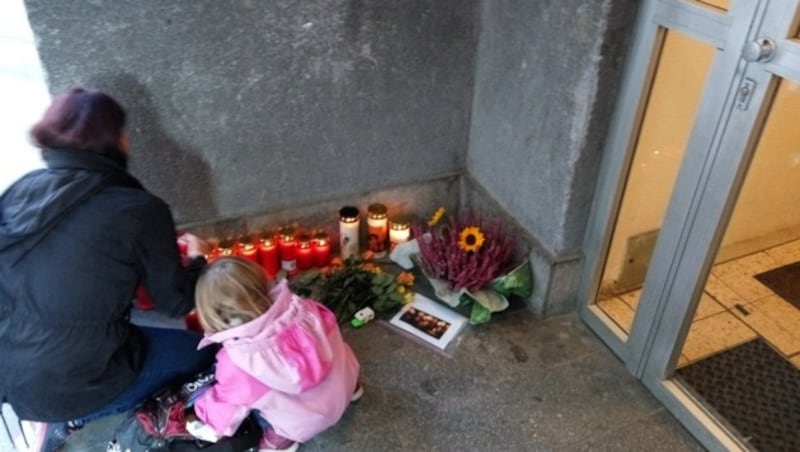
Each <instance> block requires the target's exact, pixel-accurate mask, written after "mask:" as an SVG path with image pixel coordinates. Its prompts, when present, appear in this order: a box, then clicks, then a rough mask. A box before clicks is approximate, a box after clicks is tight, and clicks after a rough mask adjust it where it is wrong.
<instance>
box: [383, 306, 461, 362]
mask: <svg viewBox="0 0 800 452" xmlns="http://www.w3.org/2000/svg"><path fill="white" fill-rule="evenodd" d="M468 320H469V319H467V318H466V317H464V316H463V315H461V314H459V313H457V312H455V311H453V310H452V309H450V308H448V307H446V306H444V305H442V304H439V303H437V302H435V301H433V300H431V299H430V298H427V297H425V296H423V295H420V294H418V293H415V294H414V299H413V300H412V301H411V302H410V303H408V304H407V305H405V306H403V307H402V309H400V310H399V311H397V313H396V314H395V315H394V316H392V318H391V319H390V320H389V324H390V325H392V326H393V327H395V328H397V329H399V330H401V331H403V332H405V333H408V334H410V335H411V336H413V337H415V338H417V339H419V340H421V341H423V342H424V343H426V344H430V345H432V346H434V347H436V348H438V349H439V350H445V349H446V348H447V346H448V345H449V344H450V343H451V342H452V341H453V340H454V339H455V338H456V337H458V335H459V334H460V333H461V331H462V330H463V329H464V327H465V326H466V325H467V321H468Z"/></svg>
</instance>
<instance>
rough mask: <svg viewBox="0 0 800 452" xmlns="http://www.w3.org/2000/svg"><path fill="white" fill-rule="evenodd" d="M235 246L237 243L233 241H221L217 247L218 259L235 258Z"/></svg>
mask: <svg viewBox="0 0 800 452" xmlns="http://www.w3.org/2000/svg"><path fill="white" fill-rule="evenodd" d="M235 245H236V243H235V242H234V241H233V240H232V239H225V240H221V241H220V242H219V245H217V252H216V255H217V257H218V258H219V257H226V256H235V255H236V249H235V248H234V247H235Z"/></svg>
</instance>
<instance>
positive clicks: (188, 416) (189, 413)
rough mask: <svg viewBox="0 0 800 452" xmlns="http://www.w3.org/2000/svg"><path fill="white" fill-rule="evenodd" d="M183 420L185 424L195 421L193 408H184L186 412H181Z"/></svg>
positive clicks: (195, 415)
mask: <svg viewBox="0 0 800 452" xmlns="http://www.w3.org/2000/svg"><path fill="white" fill-rule="evenodd" d="M183 420H184V421H185V422H186V423H187V424H188V423H190V422H195V421H197V414H196V413H195V412H194V408H191V407H189V408H186V411H184V412H183Z"/></svg>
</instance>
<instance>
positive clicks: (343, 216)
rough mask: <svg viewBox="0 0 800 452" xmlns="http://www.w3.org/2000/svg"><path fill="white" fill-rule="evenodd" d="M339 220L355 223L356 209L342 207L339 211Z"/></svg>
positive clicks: (356, 218)
mask: <svg viewBox="0 0 800 452" xmlns="http://www.w3.org/2000/svg"><path fill="white" fill-rule="evenodd" d="M339 219H340V220H342V221H345V222H347V223H355V222H356V220H358V207H353V206H344V207H342V208H341V209H339Z"/></svg>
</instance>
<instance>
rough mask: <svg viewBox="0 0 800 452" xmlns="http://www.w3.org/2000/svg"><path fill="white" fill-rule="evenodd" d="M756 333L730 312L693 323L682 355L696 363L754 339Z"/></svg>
mask: <svg viewBox="0 0 800 452" xmlns="http://www.w3.org/2000/svg"><path fill="white" fill-rule="evenodd" d="M755 337H756V333H755V332H754V331H753V330H751V329H750V328H748V327H747V325H745V324H744V323H743V322H742V321H741V320H739V319H738V318H736V317H735V316H734V315H733V314H731V313H729V312H722V313H720V314H716V315H712V316H711V317H707V318H705V319H703V320H698V321H697V322H693V323H692V326H691V327H690V329H689V335H688V337H687V339H686V343H685V344H684V346H683V351H682V353H683V354H684V355H686V357H687V358H688V359H689V360H690V361H696V360H698V359H701V358H703V357H706V356H710V355H713V354H714V353H716V352H719V351H722V350H725V349H728V348H731V347H733V346H735V345H738V344H741V343H743V342H746V341H748V340H750V339H754V338H755Z"/></svg>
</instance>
